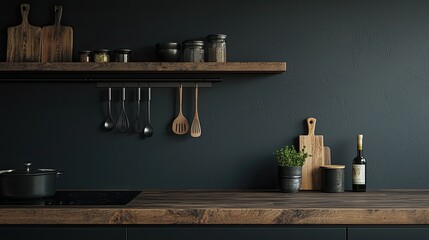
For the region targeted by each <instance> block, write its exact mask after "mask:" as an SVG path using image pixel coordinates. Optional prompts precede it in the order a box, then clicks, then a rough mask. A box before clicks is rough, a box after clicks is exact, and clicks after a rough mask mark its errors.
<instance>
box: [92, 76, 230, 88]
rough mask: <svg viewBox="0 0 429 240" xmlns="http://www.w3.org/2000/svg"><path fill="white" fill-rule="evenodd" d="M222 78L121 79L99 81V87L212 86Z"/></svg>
mask: <svg viewBox="0 0 429 240" xmlns="http://www.w3.org/2000/svg"><path fill="white" fill-rule="evenodd" d="M221 81H222V79H221V78H214V79H213V78H210V79H179V80H176V81H172V79H159V78H157V79H142V80H141V81H128V80H127V79H121V81H100V82H97V88H107V87H112V88H122V87H126V88H137V87H152V88H176V87H179V86H180V85H182V87H192V88H193V87H195V84H196V83H197V84H198V87H200V88H201V87H202V88H207V87H212V83H213V82H221Z"/></svg>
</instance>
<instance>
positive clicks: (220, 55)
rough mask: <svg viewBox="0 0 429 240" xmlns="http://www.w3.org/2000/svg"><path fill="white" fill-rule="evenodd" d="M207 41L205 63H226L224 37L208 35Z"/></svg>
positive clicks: (221, 35) (222, 35)
mask: <svg viewBox="0 0 429 240" xmlns="http://www.w3.org/2000/svg"><path fill="white" fill-rule="evenodd" d="M207 41H208V44H207V61H209V62H226V35H225V34H213V35H208V36H207Z"/></svg>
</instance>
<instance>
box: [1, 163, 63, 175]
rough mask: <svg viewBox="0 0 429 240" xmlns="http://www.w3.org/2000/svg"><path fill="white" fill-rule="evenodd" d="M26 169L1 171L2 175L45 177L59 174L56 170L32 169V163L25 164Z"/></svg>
mask: <svg viewBox="0 0 429 240" xmlns="http://www.w3.org/2000/svg"><path fill="white" fill-rule="evenodd" d="M24 165H25V166H26V167H25V169H18V170H17V169H9V170H0V175H27V176H28V175H43V174H52V173H55V174H56V173H57V172H58V171H57V170H55V169H30V166H31V163H25V164H24Z"/></svg>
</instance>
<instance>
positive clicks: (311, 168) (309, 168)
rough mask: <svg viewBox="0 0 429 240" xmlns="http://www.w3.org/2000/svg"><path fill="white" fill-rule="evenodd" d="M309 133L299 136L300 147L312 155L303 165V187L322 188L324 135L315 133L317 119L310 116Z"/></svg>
mask: <svg viewBox="0 0 429 240" xmlns="http://www.w3.org/2000/svg"><path fill="white" fill-rule="evenodd" d="M307 126H308V135H300V136H299V149H300V150H303V149H304V151H306V152H307V153H308V154H310V155H311V156H309V157H307V160H306V161H305V164H304V166H303V167H302V187H301V188H302V189H303V190H320V189H322V178H321V170H320V166H321V165H324V164H325V163H324V149H323V136H322V135H314V132H315V129H316V119H315V118H308V119H307Z"/></svg>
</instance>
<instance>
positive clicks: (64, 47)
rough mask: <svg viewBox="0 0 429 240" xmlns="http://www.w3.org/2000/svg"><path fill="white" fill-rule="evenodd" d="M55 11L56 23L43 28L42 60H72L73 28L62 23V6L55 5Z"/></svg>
mask: <svg viewBox="0 0 429 240" xmlns="http://www.w3.org/2000/svg"><path fill="white" fill-rule="evenodd" d="M54 12H55V23H54V25H52V26H44V27H43V28H42V37H41V38H42V62H71V61H72V56H73V29H72V28H71V27H69V26H62V25H61V17H62V15H63V7H62V6H55V7H54Z"/></svg>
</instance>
